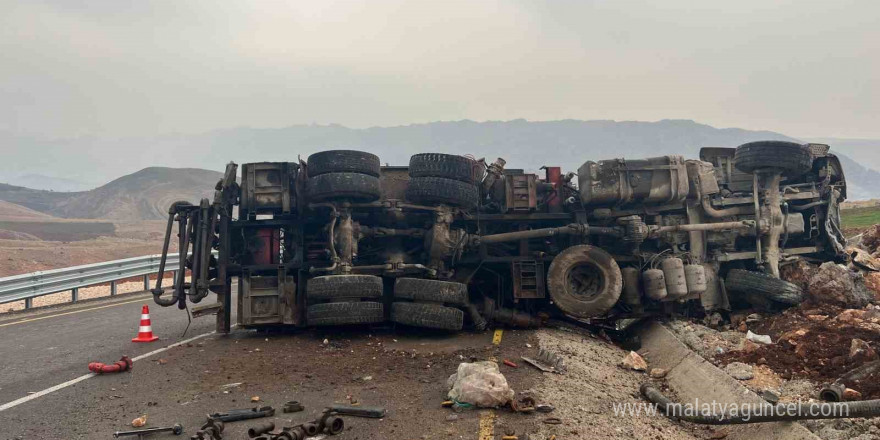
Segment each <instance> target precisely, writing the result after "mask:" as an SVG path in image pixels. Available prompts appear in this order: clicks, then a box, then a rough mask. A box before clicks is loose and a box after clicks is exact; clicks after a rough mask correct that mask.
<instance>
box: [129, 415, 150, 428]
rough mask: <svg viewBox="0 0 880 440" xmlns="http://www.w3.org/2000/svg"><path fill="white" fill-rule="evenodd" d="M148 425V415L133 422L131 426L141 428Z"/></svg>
mask: <svg viewBox="0 0 880 440" xmlns="http://www.w3.org/2000/svg"><path fill="white" fill-rule="evenodd" d="M146 424H147V415H146V414H144V415H142V416H140V417H138V418H136V419H134V420H132V421H131V426H132V427H134V428H140V427H141V426H144V425H146Z"/></svg>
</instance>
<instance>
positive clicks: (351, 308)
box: [306, 301, 385, 325]
mask: <svg viewBox="0 0 880 440" xmlns="http://www.w3.org/2000/svg"><path fill="white" fill-rule="evenodd" d="M384 321H385V310H384V309H383V307H382V303H377V302H366V301H364V302H334V303H326V304H315V305H313V306H309V308H308V309H307V311H306V324H308V325H346V324H377V323H380V322H384Z"/></svg>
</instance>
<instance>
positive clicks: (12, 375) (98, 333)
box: [0, 294, 214, 420]
mask: <svg viewBox="0 0 880 440" xmlns="http://www.w3.org/2000/svg"><path fill="white" fill-rule="evenodd" d="M144 304H147V305H149V306H150V317H151V320H152V326H153V334H155V335H157V336H159V340H158V341H155V342H152V343H140V344H138V343H132V342H131V339H132V338H133V337H135V336H136V335H137V331H138V325H139V324H140V315H141V308H142V306H143V305H144ZM0 316H2V315H0ZM187 323H188V319H187V314H186V312H184V311H181V310H178V309H177V307H176V306H172V307H160V306H158V305H156V304H155V303H153V300H152V296H150V295H148V294H130V295H120V296H118V297H115V298H112V299H107V300H99V301H90V302H87V303H82V304H75V305H70V306H62V307H52V308H49V309H44V310H41V311H35V312H29V313H23V314H14V315H8V316H2V317H0V356H2V358H3V360H2V366H3V367H2V368H0V407H2V405H4V404H7V403H9V402H12V401H15V400H17V399H19V398H22V397H26V396H28V395H29V393H30V394H33V393H37V392H40V391H42V390H44V389H47V388H50V387H52V386H55V385H58V384H61V383H64V382H66V381H69V380H72V379H76V378H77V377H80V376H82V375H84V374H88V373H89V371H88V368H87V366H88V364H89V362H94V361H98V362H104V363H112V362H115V361H117V360H119V359H120V358H121V357H122V356H123V355H127V356H129V357H132V358H133V357H136V356H139V355H142V354H144V353H148V352H150V351H153V350H156V349H157V348H161V347H165V346H167V345H169V344H173V343H175V342H178V341H180V340H182V339H186V338H189V337H192V336H196V335H199V334H204V333H207V332H210V331H212V330H214V317H213V316H210V317H202V318H198V319H194V320H193V321H192V324H191V325H190V326H189V329H187ZM184 330H186V335H185V336H184ZM33 404H34V402H28V403H24V404H22V405H33ZM2 417H3V412H0V420H2Z"/></svg>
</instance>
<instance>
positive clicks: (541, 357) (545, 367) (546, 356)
mask: <svg viewBox="0 0 880 440" xmlns="http://www.w3.org/2000/svg"><path fill="white" fill-rule="evenodd" d="M521 358H522V360H524V361H526V362H528V363H529V364H530V365H532V366H533V367H535V368H537V369H539V370H541V371H543V372H545V373H558V374H563V373H565V371H566V367H565V360H564V359H563V358H562V357H561V356H559V355H558V354H556V353H554V352H552V351H547V350H544V349H541V350H539V351H538V356H537V358H535V359H532V358H530V357H526V356H522V357H521Z"/></svg>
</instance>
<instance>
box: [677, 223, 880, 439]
mask: <svg viewBox="0 0 880 440" xmlns="http://www.w3.org/2000/svg"><path fill="white" fill-rule="evenodd" d="M847 252H848V253H849V254H850V256H851V261H850V262H849V263H848V264H846V265H844V264H835V263H833V262H826V263H823V264H821V265H813V264H809V263H806V262H804V261H798V262H796V263H794V264H790V265H787V266H785V267H784V268H783V271H782V277H783V278H784V279H786V280H788V281H790V282H792V283H795V284H798V285H799V286H801V287H802V288H803V289H804V292H805V294H806V300H805V301H804V302H803V303H801V304H799V305H798V306H796V307H791V308H788V309H785V310H781V311H780V310H773V309H764V308H760V307H756V308H754V309H752V310H745V311H740V312H737V313H733V314H731V315H729V320H725V319H723V318H724V317H722V316H720V315H713V316H709V317H707V318H705V319H703V320H675V321H671V322H669V323H667V325H668V327H669V328H670V329H672V330H673V331H674V332H675V333H676V335H677V336H678V337H679V338H680V339H681V340H682V341H683V342H684V343H685V344H687V345H688V346H689V347H691V348H692V349H693V350H695V351H696V352H698V353H699V354H700V355H702V356H703V357H704V358H706V359H708V360H710V361H712V362H714V363H715V364H716V365H718V366H719V367H722V368H724V369H725V371H727V372H728V374H730V375H731V376H733V377H734V378H736V379H739V380H741V381H742V383H743V384H744V385H745V386H747V387H748V388H750V389H752V390H753V391H756V392H758V393H759V394H760V393H763V392H765V391H769V392H770V393H772V395H771V396H775V397H778V398H779V400H780V401H782V402H792V401H810V400H812V401H816V400H819V398H818V394H819V390H820V388H821V387H822V386H824V385H826V384H829V383H832V382H834V381H840V382H841V383H843V384H844V385H845V386H846V388H848V390H847V398H848V399H849V400H867V399H880V356H878V353H877V350H878V349H880V347H878V344H880V305H878V304H880V271H878V269H880V225H877V226H874V227H872V228H870V229H868V230H867V231H865V232H864V233H863V234H861V235H859V236H857V237H855V239H854V240H852V242H851V243H850V247H849V248H848V250H847ZM750 333H751V334H754V335H757V336H758V337H753V338H749V337H748V335H749V334H750ZM761 337H769V340H770V343H769V344H767V343H763V342H761V341H759V339H760V338H761ZM764 342H766V341H764ZM804 425H805V426H807V427H808V428H809V429H810V430H811V431H813V432H814V433H816V434H817V435H819V436H820V437H821V438H823V439H828V440H835V439H844V438H860V439H873V438H880V420H877V419H874V420H860V419H854V420H838V421H810V422H805V423H804Z"/></svg>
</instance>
